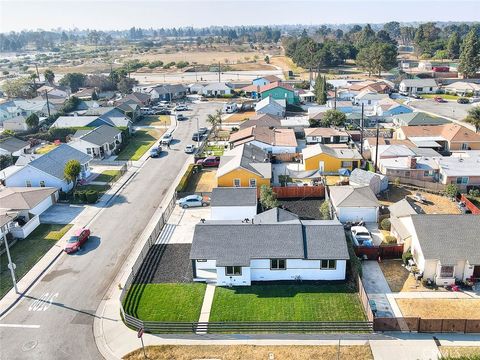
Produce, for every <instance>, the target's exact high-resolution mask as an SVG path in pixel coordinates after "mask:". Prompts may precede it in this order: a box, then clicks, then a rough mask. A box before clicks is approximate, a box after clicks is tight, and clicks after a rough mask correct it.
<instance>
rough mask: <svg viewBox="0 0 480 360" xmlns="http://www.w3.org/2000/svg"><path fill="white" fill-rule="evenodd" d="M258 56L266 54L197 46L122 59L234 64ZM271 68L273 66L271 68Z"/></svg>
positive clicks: (261, 57)
mask: <svg viewBox="0 0 480 360" xmlns="http://www.w3.org/2000/svg"><path fill="white" fill-rule="evenodd" d="M255 55H256V56H258V58H259V59H263V58H264V57H265V55H263V54H262V53H261V52H256V51H249V52H241V51H234V50H233V51H203V50H198V49H196V48H192V49H190V51H178V52H171V53H168V54H166V53H158V54H152V53H150V54H132V55H129V56H125V57H123V58H122V60H132V59H139V60H147V61H154V60H161V61H163V62H164V63H165V64H166V63H169V62H171V61H175V62H178V61H188V62H189V63H190V64H192V63H197V64H206V65H208V64H214V63H217V64H218V62H220V63H221V64H222V65H226V64H227V65H228V64H233V63H237V62H246V61H247V60H246V58H247V59H248V61H253V58H254V56H255ZM270 70H271V68H270Z"/></svg>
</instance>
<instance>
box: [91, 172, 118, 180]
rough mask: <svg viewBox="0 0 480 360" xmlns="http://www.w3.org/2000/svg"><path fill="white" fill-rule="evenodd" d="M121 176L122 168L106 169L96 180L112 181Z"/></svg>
mask: <svg viewBox="0 0 480 360" xmlns="http://www.w3.org/2000/svg"><path fill="white" fill-rule="evenodd" d="M119 176H120V170H105V171H103V172H102V173H101V174H100V175H98V176H97V177H96V178H95V179H94V181H102V182H106V183H110V182H112V181H114V180H116V178H118V177H119Z"/></svg>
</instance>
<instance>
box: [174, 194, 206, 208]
mask: <svg viewBox="0 0 480 360" xmlns="http://www.w3.org/2000/svg"><path fill="white" fill-rule="evenodd" d="M177 204H178V206H180V207H182V208H184V209H188V208H191V207H199V206H208V205H209V204H210V199H209V198H203V197H201V196H200V195H188V196H185V197H184V198H182V199H180V200H177Z"/></svg>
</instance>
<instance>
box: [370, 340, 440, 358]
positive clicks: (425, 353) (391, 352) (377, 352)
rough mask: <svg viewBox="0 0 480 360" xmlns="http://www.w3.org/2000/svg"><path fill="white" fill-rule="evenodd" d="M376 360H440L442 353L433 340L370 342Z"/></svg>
mask: <svg viewBox="0 0 480 360" xmlns="http://www.w3.org/2000/svg"><path fill="white" fill-rule="evenodd" d="M370 349H371V350H372V355H373V358H374V359H375V360H391V359H395V360H412V359H416V360H438V359H439V358H441V354H440V351H439V350H438V347H437V345H436V344H435V341H434V340H433V339H431V340H370Z"/></svg>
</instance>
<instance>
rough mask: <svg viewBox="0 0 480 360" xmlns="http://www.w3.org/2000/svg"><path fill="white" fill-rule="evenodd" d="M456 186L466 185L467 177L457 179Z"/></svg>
mask: <svg viewBox="0 0 480 360" xmlns="http://www.w3.org/2000/svg"><path fill="white" fill-rule="evenodd" d="M457 184H459V185H466V184H468V177H467V176H461V177H457Z"/></svg>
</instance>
